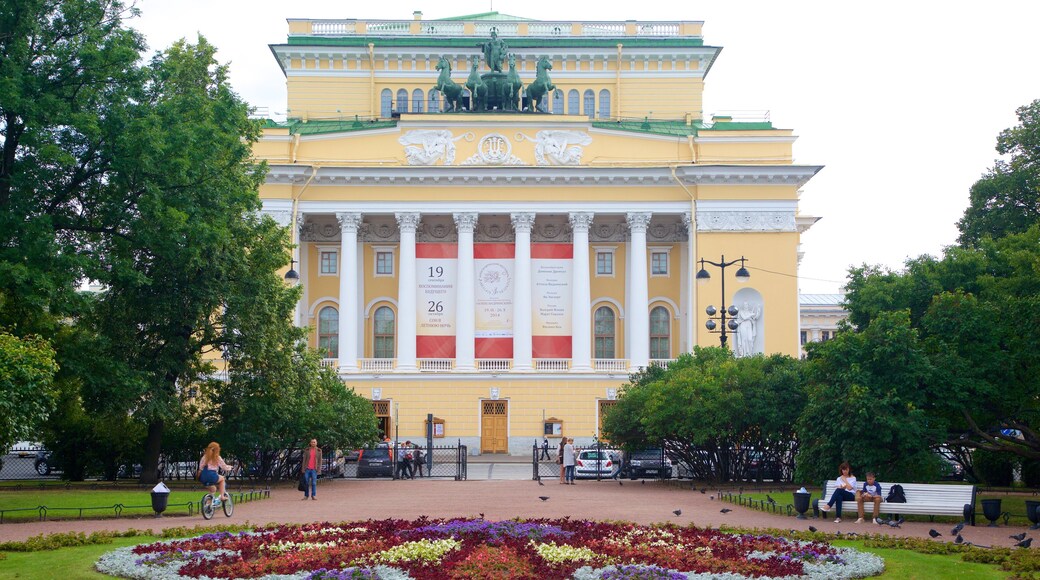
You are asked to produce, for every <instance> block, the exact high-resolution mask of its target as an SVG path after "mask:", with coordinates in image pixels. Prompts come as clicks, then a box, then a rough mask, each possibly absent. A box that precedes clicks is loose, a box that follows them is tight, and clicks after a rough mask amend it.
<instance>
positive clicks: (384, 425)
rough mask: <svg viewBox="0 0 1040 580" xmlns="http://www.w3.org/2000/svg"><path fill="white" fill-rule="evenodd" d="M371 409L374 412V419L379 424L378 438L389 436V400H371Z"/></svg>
mask: <svg viewBox="0 0 1040 580" xmlns="http://www.w3.org/2000/svg"><path fill="white" fill-rule="evenodd" d="M372 410H373V411H375V412H376V421H377V423H378V425H379V430H380V431H381V433H380V434H379V438H380V439H383V438H386V437H389V436H390V434H391V431H390V401H372Z"/></svg>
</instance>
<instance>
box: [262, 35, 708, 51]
mask: <svg viewBox="0 0 1040 580" xmlns="http://www.w3.org/2000/svg"><path fill="white" fill-rule="evenodd" d="M475 38H476V37H454V38H443V37H430V36H418V35H416V36H291V37H289V42H288V44H289V46H368V44H369V43H373V44H376V45H378V46H436V47H444V48H473V46H474V44H473V43H474V39H475ZM505 40H506V41H507V42H508V43H509V48H568V47H589V48H596V47H603V48H616V47H617V45H618V43H619V42H620V43H621V44H623V45H625V46H626V47H687V48H692V47H701V46H704V40H702V39H700V38H696V37H687V38H640V37H633V36H612V37H609V38H607V37H602V38H594V37H582V38H550V37H544V36H510V37H508V38H506V39H505ZM275 46H278V45H272V48H273V47H275Z"/></svg>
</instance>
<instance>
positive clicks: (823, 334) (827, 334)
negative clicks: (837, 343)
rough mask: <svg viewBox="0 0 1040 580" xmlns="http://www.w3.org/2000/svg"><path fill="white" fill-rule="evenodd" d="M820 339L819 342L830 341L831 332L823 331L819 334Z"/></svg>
mask: <svg viewBox="0 0 1040 580" xmlns="http://www.w3.org/2000/svg"><path fill="white" fill-rule="evenodd" d="M820 339H821V340H830V339H831V331H829V330H824V331H823V332H821V333H820Z"/></svg>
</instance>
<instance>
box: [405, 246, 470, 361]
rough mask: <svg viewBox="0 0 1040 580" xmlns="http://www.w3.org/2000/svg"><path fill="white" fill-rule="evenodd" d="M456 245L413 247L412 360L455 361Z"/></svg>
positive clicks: (457, 261) (457, 247)
mask: <svg viewBox="0 0 1040 580" xmlns="http://www.w3.org/2000/svg"><path fill="white" fill-rule="evenodd" d="M458 256H459V246H458V244H415V264H416V270H417V271H416V277H415V280H416V283H417V284H418V292H417V295H416V320H415V356H416V357H418V358H455V308H456V301H457V293H456V291H455V284H456V281H457V280H458V263H459V260H458Z"/></svg>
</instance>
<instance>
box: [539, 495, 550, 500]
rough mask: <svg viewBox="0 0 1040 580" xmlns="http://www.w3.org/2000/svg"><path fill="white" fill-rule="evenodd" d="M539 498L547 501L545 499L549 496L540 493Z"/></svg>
mask: <svg viewBox="0 0 1040 580" xmlns="http://www.w3.org/2000/svg"><path fill="white" fill-rule="evenodd" d="M538 499H540V500H542V501H545V500H547V499H549V496H547V495H540V496H538Z"/></svg>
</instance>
